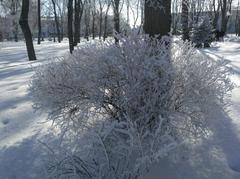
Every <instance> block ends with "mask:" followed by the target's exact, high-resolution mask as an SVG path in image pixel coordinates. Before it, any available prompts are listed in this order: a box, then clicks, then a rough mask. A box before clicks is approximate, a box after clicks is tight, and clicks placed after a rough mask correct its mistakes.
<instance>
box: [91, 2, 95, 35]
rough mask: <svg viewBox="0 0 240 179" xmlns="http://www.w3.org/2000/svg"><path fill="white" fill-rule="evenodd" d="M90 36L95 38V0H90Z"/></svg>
mask: <svg viewBox="0 0 240 179" xmlns="http://www.w3.org/2000/svg"><path fill="white" fill-rule="evenodd" d="M91 7H92V8H91V9H92V38H93V39H95V19H96V0H92V6H91Z"/></svg>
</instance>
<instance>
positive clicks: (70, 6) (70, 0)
mask: <svg viewBox="0 0 240 179" xmlns="http://www.w3.org/2000/svg"><path fill="white" fill-rule="evenodd" d="M72 23H73V0H68V39H69V50H70V53H72V51H73V50H74V44H73V43H74V42H73V27H72V26H73V24H72Z"/></svg>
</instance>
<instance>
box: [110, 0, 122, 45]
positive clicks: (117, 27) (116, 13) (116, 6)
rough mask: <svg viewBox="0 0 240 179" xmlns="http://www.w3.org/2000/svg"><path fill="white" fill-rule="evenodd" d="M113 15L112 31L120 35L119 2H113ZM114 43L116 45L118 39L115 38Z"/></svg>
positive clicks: (118, 0) (114, 0)
mask: <svg viewBox="0 0 240 179" xmlns="http://www.w3.org/2000/svg"><path fill="white" fill-rule="evenodd" d="M112 4H113V14H114V31H115V33H117V34H119V33H120V0H113V3H112ZM115 42H116V43H118V39H117V38H116V37H115Z"/></svg>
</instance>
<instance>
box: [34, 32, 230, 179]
mask: <svg viewBox="0 0 240 179" xmlns="http://www.w3.org/2000/svg"><path fill="white" fill-rule="evenodd" d="M118 38H119V44H113V43H112V42H106V43H102V42H100V43H96V44H87V45H85V46H83V47H81V48H79V49H77V50H75V51H74V53H73V55H71V56H66V57H64V58H63V59H58V60H56V61H52V62H50V63H48V64H46V65H44V66H41V67H39V68H38V69H37V70H36V72H35V75H34V76H33V79H32V83H31V88H30V91H31V92H32V94H33V97H34V103H35V107H36V108H37V109H42V110H47V111H48V112H49V119H51V120H54V122H55V124H56V125H57V126H59V127H60V129H61V130H62V134H65V138H63V139H64V141H63V144H65V145H64V146H63V148H64V150H67V152H64V154H59V156H54V157H55V160H52V161H51V162H50V166H49V170H48V171H49V175H50V176H53V177H55V178H60V177H59V176H63V175H65V174H66V173H67V175H68V176H72V177H75V178H102V179H103V178H104V179H112V178H119V179H123V178H137V177H138V176H140V175H141V174H143V173H144V172H146V171H147V169H148V167H149V166H150V165H151V164H152V163H154V162H156V161H158V160H159V159H160V158H161V157H163V156H165V155H167V154H168V153H169V152H172V150H173V149H174V148H176V147H177V146H178V145H179V143H181V142H183V141H184V140H185V139H190V138H191V139H197V138H199V137H203V136H204V135H206V134H207V133H208V131H209V130H210V129H208V125H207V124H208V120H210V119H209V118H208V115H207V114H208V113H209V111H211V109H212V108H213V107H214V106H220V107H222V108H224V107H225V105H226V104H227V103H226V102H227V101H226V99H227V97H228V96H227V94H228V92H229V91H231V90H232V88H233V85H232V83H231V81H230V79H229V71H228V68H226V65H227V64H226V62H225V61H224V60H218V61H214V60H212V59H209V58H208V57H206V56H204V55H202V54H201V53H199V52H198V51H197V50H196V49H194V48H193V47H192V46H191V45H190V44H189V43H185V42H183V41H177V42H171V39H170V37H164V38H162V39H161V40H158V39H154V38H150V37H148V36H147V35H143V36H140V35H136V34H132V35H130V36H128V37H118ZM83 146H84V147H83Z"/></svg>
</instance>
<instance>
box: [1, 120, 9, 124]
mask: <svg viewBox="0 0 240 179" xmlns="http://www.w3.org/2000/svg"><path fill="white" fill-rule="evenodd" d="M9 121H10V120H9V119H4V120H3V121H2V123H3V124H4V125H7V124H8V123H9Z"/></svg>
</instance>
